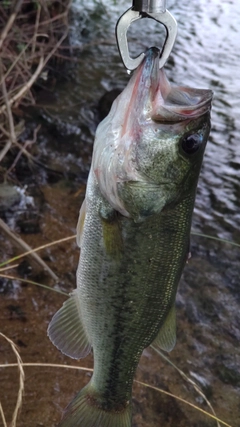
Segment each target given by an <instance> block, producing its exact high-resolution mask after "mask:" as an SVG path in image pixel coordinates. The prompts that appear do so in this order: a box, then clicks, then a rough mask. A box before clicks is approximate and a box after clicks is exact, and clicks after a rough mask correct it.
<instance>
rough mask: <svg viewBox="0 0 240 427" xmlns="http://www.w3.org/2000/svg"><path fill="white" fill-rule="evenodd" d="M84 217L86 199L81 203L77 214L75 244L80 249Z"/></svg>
mask: <svg viewBox="0 0 240 427" xmlns="http://www.w3.org/2000/svg"><path fill="white" fill-rule="evenodd" d="M85 216H86V199H84V200H83V203H82V206H81V208H80V212H79V217H78V223H77V244H78V246H79V247H81V243H82V234H83V226H84V221H85Z"/></svg>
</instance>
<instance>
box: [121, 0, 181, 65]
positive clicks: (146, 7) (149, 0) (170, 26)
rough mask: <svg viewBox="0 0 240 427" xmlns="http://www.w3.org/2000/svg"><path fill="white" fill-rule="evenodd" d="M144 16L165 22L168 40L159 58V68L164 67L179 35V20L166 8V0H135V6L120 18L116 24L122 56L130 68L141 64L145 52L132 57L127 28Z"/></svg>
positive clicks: (161, 22)
mask: <svg viewBox="0 0 240 427" xmlns="http://www.w3.org/2000/svg"><path fill="white" fill-rule="evenodd" d="M140 9H141V10H140ZM142 18H152V19H155V21H157V22H159V23H160V24H163V25H164V26H165V28H166V30H167V36H166V40H165V43H164V46H163V49H162V52H161V57H160V60H159V68H162V67H163V66H164V64H165V63H166V61H167V59H168V57H169V55H170V53H171V51H172V48H173V45H174V42H175V39H176V36H177V22H176V20H175V18H174V17H173V16H172V15H171V13H170V12H169V11H168V10H167V9H166V0H133V7H132V8H130V9H128V10H127V11H126V12H125V13H124V14H123V15H122V16H121V17H120V18H119V20H118V22H117V25H116V38H117V44H118V49H119V52H120V56H121V58H122V61H123V63H124V65H125V67H126V68H127V69H128V70H135V68H137V67H138V66H139V65H140V64H141V62H142V60H143V58H144V56H145V54H144V53H141V54H140V55H139V56H137V57H136V58H131V57H130V54H129V49H128V41H127V30H128V28H129V26H130V25H131V23H132V22H134V21H137V20H138V19H142Z"/></svg>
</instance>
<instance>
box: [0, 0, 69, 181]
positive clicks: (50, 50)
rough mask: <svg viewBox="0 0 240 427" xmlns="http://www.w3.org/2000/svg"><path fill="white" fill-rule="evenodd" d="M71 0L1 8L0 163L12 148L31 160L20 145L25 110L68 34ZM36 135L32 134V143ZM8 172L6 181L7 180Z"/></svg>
mask: <svg viewBox="0 0 240 427" xmlns="http://www.w3.org/2000/svg"><path fill="white" fill-rule="evenodd" d="M70 3H71V0H56V1H54V2H53V1H48V0H37V1H33V0H17V1H11V0H5V1H3V2H1V5H0V57H1V59H0V122H1V124H0V162H1V160H3V159H4V157H5V156H6V154H7V153H8V151H9V150H10V149H11V148H12V147H17V148H18V150H19V153H20V154H18V158H19V157H20V155H22V154H24V155H26V156H28V158H30V157H31V153H30V151H29V150H28V147H31V142H34V141H27V143H26V141H25V143H21V142H20V136H21V134H22V132H23V130H24V119H23V117H24V113H23V108H24V107H27V106H29V105H34V103H35V99H34V94H33V90H32V88H33V85H34V84H35V83H36V81H37V80H38V79H39V78H40V77H41V76H42V77H43V72H44V73H45V77H46V76H47V73H48V70H47V69H46V66H47V64H48V63H49V61H50V60H52V59H53V58H54V56H55V55H57V54H58V52H59V49H60V48H61V46H62V43H63V41H64V39H65V38H66V37H67V34H68V12H69V7H70ZM34 139H36V135H33V140H34ZM6 175H7V172H6V173H5V176H4V178H6Z"/></svg>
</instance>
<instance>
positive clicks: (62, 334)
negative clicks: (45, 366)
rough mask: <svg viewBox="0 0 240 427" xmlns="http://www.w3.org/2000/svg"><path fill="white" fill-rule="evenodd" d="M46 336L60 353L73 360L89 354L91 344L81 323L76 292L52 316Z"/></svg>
mask: <svg viewBox="0 0 240 427" xmlns="http://www.w3.org/2000/svg"><path fill="white" fill-rule="evenodd" d="M48 336H49V338H50V340H51V341H52V343H53V344H54V345H55V346H56V347H57V348H58V349H59V350H60V351H61V352H62V353H64V354H66V355H67V356H69V357H72V358H73V359H80V358H82V357H85V356H87V354H88V353H89V352H90V350H91V344H90V342H89V339H88V336H87V333H86V331H85V328H84V325H83V322H82V316H81V310H80V304H79V299H78V295H77V291H76V290H75V291H74V292H73V293H72V294H71V296H70V298H69V299H68V300H67V301H65V302H64V303H63V306H62V307H61V308H60V310H58V311H57V313H56V314H55V315H54V316H53V318H52V320H51V322H50V324H49V326H48Z"/></svg>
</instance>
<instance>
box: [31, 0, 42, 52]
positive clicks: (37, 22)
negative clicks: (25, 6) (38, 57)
mask: <svg viewBox="0 0 240 427" xmlns="http://www.w3.org/2000/svg"><path fill="white" fill-rule="evenodd" d="M40 14H41V4H39V3H37V16H36V21H35V31H34V36H33V44H32V52H31V53H32V55H34V53H35V49H36V41H37V37H38V33H37V32H38V27H39V20H40Z"/></svg>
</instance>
